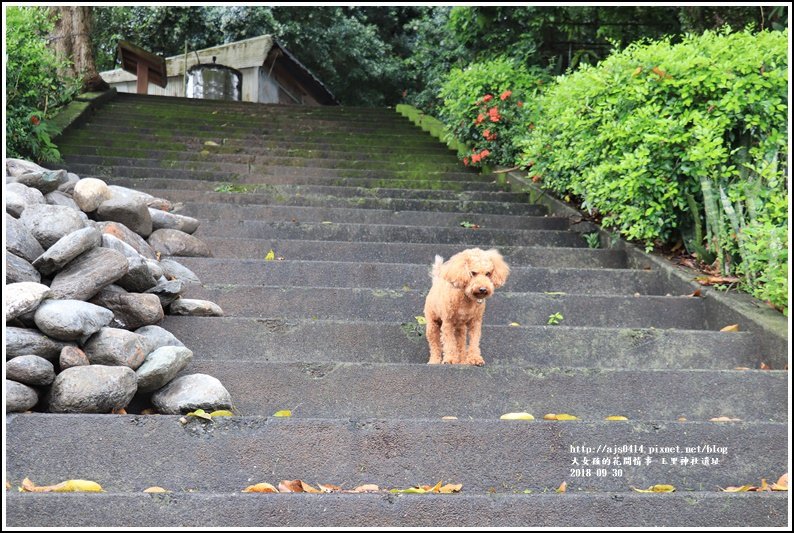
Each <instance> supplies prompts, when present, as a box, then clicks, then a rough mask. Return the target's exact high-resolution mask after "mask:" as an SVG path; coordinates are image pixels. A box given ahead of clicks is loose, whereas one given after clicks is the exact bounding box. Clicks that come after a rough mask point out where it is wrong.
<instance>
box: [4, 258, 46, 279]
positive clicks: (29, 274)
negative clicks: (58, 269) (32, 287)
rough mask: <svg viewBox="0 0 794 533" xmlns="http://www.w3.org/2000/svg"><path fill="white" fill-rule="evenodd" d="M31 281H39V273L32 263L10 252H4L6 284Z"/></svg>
mask: <svg viewBox="0 0 794 533" xmlns="http://www.w3.org/2000/svg"><path fill="white" fill-rule="evenodd" d="M23 281H32V282H33V283H39V282H40V281H41V274H39V271H38V270H36V269H35V268H34V267H33V265H31V264H30V263H28V262H27V261H25V260H24V259H22V258H21V257H19V256H18V255H16V254H12V253H11V252H7V253H6V284H9V283H21V282H23Z"/></svg>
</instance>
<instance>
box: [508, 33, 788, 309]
mask: <svg viewBox="0 0 794 533" xmlns="http://www.w3.org/2000/svg"><path fill="white" fill-rule="evenodd" d="M787 51H788V31H787V30H786V31H764V32H760V33H755V34H753V33H751V32H749V31H744V32H739V33H728V32H727V31H722V32H705V33H704V34H703V35H698V36H692V35H688V36H685V37H684V38H683V40H682V42H681V43H679V44H675V45H671V44H670V42H669V41H667V40H663V41H659V42H651V43H647V42H646V43H635V44H634V45H631V46H629V47H628V48H626V49H625V50H623V51H621V52H617V53H614V54H612V55H611V56H610V57H608V58H607V59H605V60H604V61H602V62H601V63H599V64H598V65H597V66H594V67H590V66H586V65H585V66H583V67H582V68H581V69H580V70H578V71H577V72H574V73H571V74H569V75H566V76H561V77H559V78H557V80H556V83H555V84H554V85H553V86H551V87H549V88H548V90H547V91H546V92H545V94H544V95H543V97H542V98H541V99H540V100H539V101H537V103H536V105H537V109H538V115H539V118H538V120H537V121H536V122H535V124H536V125H537V127H536V128H534V130H533V131H532V132H531V133H528V134H525V135H524V139H523V141H522V142H521V143H520V144H521V146H522V149H523V153H522V155H521V156H520V157H519V161H520V163H521V164H523V165H527V166H531V168H532V170H531V173H532V174H533V175H534V176H535V178H534V179H536V180H540V181H542V185H543V186H544V187H546V188H549V189H552V190H554V191H556V192H558V193H562V194H570V195H574V196H575V197H577V198H578V199H579V200H580V201H581V205H582V207H583V208H584V209H586V210H588V211H589V212H590V213H591V214H594V215H598V216H600V217H602V223H603V224H604V225H605V226H609V227H613V228H616V229H617V230H618V231H619V232H620V233H621V234H622V235H623V236H624V237H626V238H627V239H629V240H633V241H639V242H643V243H645V245H646V247H647V248H648V249H651V248H653V246H654V244H663V243H671V242H674V241H676V240H678V239H679V238H680V239H682V240H683V242H684V244H685V245H686V246H687V247H688V248H689V250H690V251H693V252H695V253H697V255H698V258H699V259H701V260H703V261H705V262H706V263H714V266H715V267H716V268H718V269H719V270H720V272H721V273H722V274H725V275H727V274H734V273H741V274H743V275H744V277H743V280H742V283H743V285H744V287H745V289H747V290H748V291H750V292H751V293H753V294H754V295H756V296H758V297H760V298H763V299H768V300H770V301H771V302H772V303H774V304H775V305H777V306H779V307H783V306H785V305H787V301H788V285H787V281H786V276H785V274H783V275H781V272H785V269H787V268H788V264H787V260H788V259H787V250H786V249H785V246H783V247H782V249H781V247H780V246H779V245H775V244H774V243H781V242H785V238H782V237H784V236H785V231H786V226H787V223H788V216H787V208H786V206H787V205H788V190H787V185H786V178H787V166H786V165H787V156H788V138H787V115H788V98H787V83H788V57H787ZM760 243H766V244H765V245H764V248H763V249H762V248H761V245H760ZM781 269H784V270H783V271H781Z"/></svg>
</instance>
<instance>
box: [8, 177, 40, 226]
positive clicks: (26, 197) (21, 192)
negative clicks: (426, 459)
mask: <svg viewBox="0 0 794 533" xmlns="http://www.w3.org/2000/svg"><path fill="white" fill-rule="evenodd" d="M4 193H5V194H4V196H5V201H6V212H7V213H11V214H12V215H14V216H15V217H17V218H18V217H19V215H21V214H22V211H24V210H25V208H26V207H28V206H29V205H33V204H43V203H46V202H45V201H44V195H43V194H41V191H40V190H38V189H33V188H32V187H27V186H25V185H22V184H21V183H8V184H6V186H5V191H4Z"/></svg>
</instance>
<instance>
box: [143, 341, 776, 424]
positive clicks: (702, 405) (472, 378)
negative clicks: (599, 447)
mask: <svg viewBox="0 0 794 533" xmlns="http://www.w3.org/2000/svg"><path fill="white" fill-rule="evenodd" d="M362 351H363V350H362ZM243 357H244V356H243ZM197 372H198V373H203V374H209V375H211V376H215V377H216V378H218V379H219V380H221V383H226V384H227V385H226V388H227V389H228V391H229V393H230V394H231V395H232V398H234V409H235V411H236V412H237V413H238V414H241V415H259V416H268V415H271V414H273V413H275V412H276V411H279V410H281V409H290V410H291V412H292V417H294V418H338V419H356V418H382V419H386V418H387V419H390V420H393V419H417V418H419V419H431V420H432V419H441V417H444V416H456V417H458V419H462V420H469V419H485V420H497V419H498V418H499V417H500V416H501V415H503V414H505V413H515V412H529V413H531V414H533V415H534V416H535V418H536V419H537V420H539V419H542V418H543V416H544V415H545V414H547V413H568V414H572V415H574V416H576V417H578V418H579V419H580V420H582V421H585V422H599V421H602V420H604V419H605V418H606V417H608V416H614V415H620V416H625V417H627V418H628V419H629V420H631V421H634V422H636V421H640V420H666V421H675V420H678V419H679V418H680V417H684V418H686V419H687V420H688V421H690V422H705V421H708V420H710V419H712V418H715V417H720V416H727V417H729V418H738V419H740V420H742V421H744V422H752V421H762V422H781V423H785V422H786V420H787V419H788V409H786V407H785V405H786V404H787V402H786V400H787V398H788V387H787V381H788V376H787V373H786V371H781V370H772V371H768V370H750V371H738V370H653V371H651V370H646V369H642V370H623V369H618V370H594V369H590V368H581V369H570V368H564V369H563V368H558V367H553V366H552V367H543V368H527V367H515V366H494V367H489V368H487V369H484V368H478V367H473V366H468V365H452V366H451V365H430V366H428V365H421V364H419V365H417V364H408V365H406V364H391V365H384V364H368V363H340V362H333V363H318V362H299V363H268V362H262V361H248V360H245V359H237V360H234V361H194V362H193V363H191V365H190V367H189V369H187V370H186V371H185V373H191V374H192V373H197ZM373 383H377V384H378V385H377V387H373V386H372V384H373ZM704 389H708V390H709V391H710V394H708V395H702V391H703V390H704ZM267 391H272V394H269V393H268V392H267ZM594 398H598V401H597V402H596V401H593V399H594ZM693 398H697V401H696V402H693V401H692V399H693ZM146 407H148V405H146ZM128 411H130V412H135V411H134V410H129V409H128Z"/></svg>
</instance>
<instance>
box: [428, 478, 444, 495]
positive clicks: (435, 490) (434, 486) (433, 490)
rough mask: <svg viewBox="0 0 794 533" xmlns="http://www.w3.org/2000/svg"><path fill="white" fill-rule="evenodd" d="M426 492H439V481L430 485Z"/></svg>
mask: <svg viewBox="0 0 794 533" xmlns="http://www.w3.org/2000/svg"><path fill="white" fill-rule="evenodd" d="M428 492H435V493H439V492H441V481H439V482H438V483H436V484H435V485H433V486H432V487H430V488H429V490H428Z"/></svg>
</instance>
